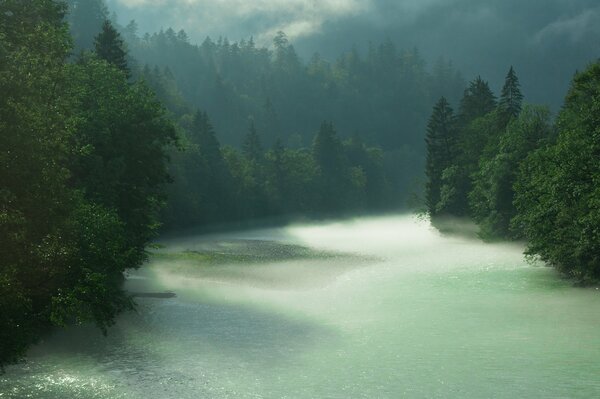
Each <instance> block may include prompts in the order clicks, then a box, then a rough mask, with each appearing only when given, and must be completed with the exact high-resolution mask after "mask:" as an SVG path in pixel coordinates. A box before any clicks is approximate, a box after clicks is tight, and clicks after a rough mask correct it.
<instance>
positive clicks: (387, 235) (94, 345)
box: [0, 216, 600, 399]
mask: <svg viewBox="0 0 600 399" xmlns="http://www.w3.org/2000/svg"><path fill="white" fill-rule="evenodd" d="M163 244H164V245H165V247H164V248H163V249H161V250H160V251H159V256H156V257H155V258H154V260H153V261H152V262H151V263H150V264H149V265H147V266H145V267H144V268H142V269H141V270H139V271H136V272H134V273H132V274H131V275H130V276H129V279H128V282H127V284H128V288H129V289H130V290H131V291H132V292H146V293H148V292H153V293H154V292H165V291H169V292H173V293H175V294H176V297H174V298H152V297H143V298H139V299H138V300H137V301H138V304H139V306H138V310H137V312H136V313H129V314H126V315H123V316H121V317H120V318H119V320H118V323H117V325H116V327H114V328H112V329H111V330H110V332H109V335H108V337H107V338H104V337H102V336H101V335H100V334H98V333H97V332H96V330H95V329H93V328H92V327H78V328H71V329H69V330H67V331H60V332H56V333H54V334H53V335H52V336H51V337H48V338H47V339H45V341H44V342H42V343H41V344H40V345H38V346H36V347H35V348H33V349H32V350H31V352H30V354H29V356H28V360H27V361H26V362H25V363H23V364H20V365H18V366H12V367H9V368H7V370H6V374H5V375H3V376H0V398H140V399H142V398H143V399H154V398H161V399H162V398H586V399H587V398H598V397H600V291H598V290H596V289H593V288H592V289H581V288H575V287H573V286H572V285H571V284H570V283H568V282H566V281H563V280H561V279H560V278H559V277H558V276H557V275H556V274H555V273H554V272H553V271H552V270H551V269H548V268H546V267H543V266H541V265H536V264H528V263H527V262H525V260H524V259H523V256H522V248H521V247H519V246H517V245H512V244H511V245H509V244H484V243H482V242H480V241H478V240H476V239H474V238H465V237H460V236H444V235H441V234H439V233H438V232H437V231H436V230H435V229H433V228H432V227H431V226H430V225H429V223H428V222H427V221H425V220H419V219H417V218H414V217H411V216H395V217H385V218H384V217H382V218H365V219H356V220H351V221H346V222H338V223H329V224H321V225H297V226H290V227H286V228H279V229H268V230H257V231H246V232H237V233H229V234H223V235H213V236H188V237H185V238H180V239H171V240H167V241H165V242H164V243H163ZM185 251H188V252H185ZM189 251H195V252H189ZM182 253H184V254H185V255H183V256H182V255H181V254H182ZM211 253H214V254H217V255H216V256H212V255H211ZM202 259H207V260H206V261H201V260H202Z"/></svg>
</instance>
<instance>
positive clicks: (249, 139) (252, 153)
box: [242, 122, 263, 162]
mask: <svg viewBox="0 0 600 399" xmlns="http://www.w3.org/2000/svg"><path fill="white" fill-rule="evenodd" d="M242 151H243V154H244V156H245V157H246V158H247V159H248V160H250V161H253V162H260V160H261V158H262V156H263V148H262V144H261V141H260V136H259V135H258V133H257V132H256V127H255V126H254V122H250V128H249V130H248V134H246V137H245V138H244V142H243V144H242Z"/></svg>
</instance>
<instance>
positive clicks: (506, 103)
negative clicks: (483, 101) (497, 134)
mask: <svg viewBox="0 0 600 399" xmlns="http://www.w3.org/2000/svg"><path fill="white" fill-rule="evenodd" d="M522 105H523V94H522V93H521V85H520V84H519V78H518V77H517V74H516V72H515V69H514V68H513V67H512V66H511V67H510V70H509V71H508V74H507V75H506V80H505V82H504V87H502V92H501V94H500V101H498V112H499V117H500V119H501V120H500V122H501V123H502V124H503V126H506V125H507V124H508V122H509V121H510V120H511V119H512V118H516V117H517V116H519V113H520V112H521V107H522Z"/></svg>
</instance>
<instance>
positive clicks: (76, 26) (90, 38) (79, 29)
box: [68, 0, 109, 54]
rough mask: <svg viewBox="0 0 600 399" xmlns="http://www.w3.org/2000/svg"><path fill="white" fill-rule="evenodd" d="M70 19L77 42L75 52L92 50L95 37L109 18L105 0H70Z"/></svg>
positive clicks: (75, 41) (72, 32)
mask: <svg viewBox="0 0 600 399" xmlns="http://www.w3.org/2000/svg"><path fill="white" fill-rule="evenodd" d="M68 4H69V14H68V20H69V25H70V28H71V34H72V36H73V39H74V40H73V41H74V44H75V53H76V54H77V53H79V52H81V51H83V50H91V49H92V48H93V46H94V38H95V37H96V36H97V35H98V33H99V32H100V31H101V29H102V24H103V23H104V21H106V20H107V19H108V18H109V12H108V8H107V7H106V4H105V3H104V0H68Z"/></svg>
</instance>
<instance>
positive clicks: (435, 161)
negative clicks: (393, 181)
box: [425, 97, 456, 215]
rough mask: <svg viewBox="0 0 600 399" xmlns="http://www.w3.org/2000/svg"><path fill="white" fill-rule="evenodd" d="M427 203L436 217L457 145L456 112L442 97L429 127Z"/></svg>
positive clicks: (426, 139)
mask: <svg viewBox="0 0 600 399" xmlns="http://www.w3.org/2000/svg"><path fill="white" fill-rule="evenodd" d="M425 142H426V143H427V164H426V169H425V173H426V175H427V186H426V194H425V195H426V203H427V208H428V209H429V213H430V214H431V215H435V214H436V212H437V209H436V208H437V206H438V203H439V201H440V199H441V185H442V173H443V172H444V170H445V169H446V168H448V167H449V166H450V165H451V164H452V160H453V155H452V154H453V152H454V147H455V145H456V129H455V117H454V111H453V110H452V108H451V107H450V104H449V103H448V101H447V100H446V98H444V97H442V98H441V99H440V100H439V101H438V102H437V104H436V105H435V107H434V108H433V113H432V115H431V118H430V119H429V124H428V126H427V137H426V138H425Z"/></svg>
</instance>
